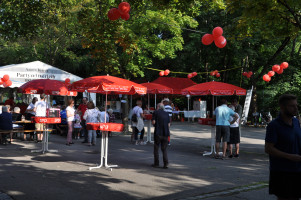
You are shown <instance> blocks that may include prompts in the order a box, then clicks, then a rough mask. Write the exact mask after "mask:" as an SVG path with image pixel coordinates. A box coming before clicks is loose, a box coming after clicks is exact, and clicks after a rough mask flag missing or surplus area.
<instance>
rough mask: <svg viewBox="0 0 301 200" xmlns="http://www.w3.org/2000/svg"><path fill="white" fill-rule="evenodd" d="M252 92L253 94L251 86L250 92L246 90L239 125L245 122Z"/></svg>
mask: <svg viewBox="0 0 301 200" xmlns="http://www.w3.org/2000/svg"><path fill="white" fill-rule="evenodd" d="M252 92H253V86H252V88H251V89H250V90H247V95H246V100H245V105H244V110H243V112H242V117H241V124H245V123H246V122H247V119H248V114H249V109H250V105H251V99H252Z"/></svg>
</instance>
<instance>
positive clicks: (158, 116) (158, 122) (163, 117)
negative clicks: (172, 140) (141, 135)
mask: <svg viewBox="0 0 301 200" xmlns="http://www.w3.org/2000/svg"><path fill="white" fill-rule="evenodd" d="M152 124H153V125H154V126H155V132H154V140H155V141H154V164H153V165H152V166H153V167H159V146H160V144H161V151H162V154H163V163H164V167H163V168H164V169H167V168H168V157H167V150H166V148H167V144H168V136H169V135H170V133H169V126H170V117H169V115H168V113H167V112H165V111H164V105H163V104H162V103H160V104H158V110H156V111H155V112H154V114H153V117H152Z"/></svg>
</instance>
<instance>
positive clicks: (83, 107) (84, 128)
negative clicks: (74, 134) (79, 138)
mask: <svg viewBox="0 0 301 200" xmlns="http://www.w3.org/2000/svg"><path fill="white" fill-rule="evenodd" d="M87 103H88V98H87V97H84V98H83V99H82V103H81V104H79V106H78V108H77V110H79V111H80V112H81V114H82V115H81V125H82V131H83V134H84V138H85V139H84V141H83V142H82V143H87V142H88V131H87V126H86V120H85V119H84V118H83V116H84V115H85V112H86V110H87V109H88V108H87Z"/></svg>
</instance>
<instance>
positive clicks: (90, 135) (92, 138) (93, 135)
mask: <svg viewBox="0 0 301 200" xmlns="http://www.w3.org/2000/svg"><path fill="white" fill-rule="evenodd" d="M92 141H93V142H92ZM91 142H92V143H93V144H96V130H88V143H91Z"/></svg>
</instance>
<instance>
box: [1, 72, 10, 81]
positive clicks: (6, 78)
mask: <svg viewBox="0 0 301 200" xmlns="http://www.w3.org/2000/svg"><path fill="white" fill-rule="evenodd" d="M2 79H3V82H6V81H8V80H9V75H7V74H5V75H4V76H3V78H2Z"/></svg>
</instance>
